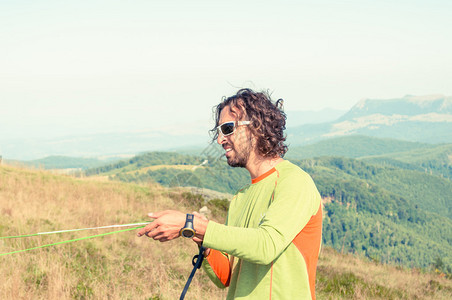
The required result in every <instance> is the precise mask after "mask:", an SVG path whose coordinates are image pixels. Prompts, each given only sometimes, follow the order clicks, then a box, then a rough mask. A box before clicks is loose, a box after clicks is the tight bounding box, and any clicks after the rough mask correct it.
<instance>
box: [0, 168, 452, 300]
mask: <svg viewBox="0 0 452 300" xmlns="http://www.w3.org/2000/svg"><path fill="white" fill-rule="evenodd" d="M185 193H186V191H185ZM182 194H183V193H182V192H179V191H173V192H168V190H167V189H165V188H162V187H161V186H158V185H148V186H142V185H134V184H126V183H121V182H102V181H97V180H90V179H89V178H88V179H87V178H85V179H76V178H73V177H69V176H64V175H56V174H52V173H50V172H46V171H42V170H36V171H30V170H25V169H19V168H12V167H6V166H0V236H10V235H19V234H29V233H37V232H43V231H52V230H60V229H71V228H84V227H93V226H103V225H110V224H125V223H134V222H141V221H146V220H147V218H146V215H147V213H148V212H151V211H158V210H162V209H173V208H175V207H177V208H179V209H181V210H185V211H192V210H194V209H199V207H193V203H194V202H193V201H194V200H196V199H186V198H184V197H183V196H182ZM195 202H196V201H195ZM102 232H106V231H105V230H103V231H102V230H99V231H92V232H73V233H64V234H57V235H48V236H39V237H30V238H22V239H14V240H0V253H5V252H9V251H14V250H20V249H26V248H29V247H33V246H37V245H43V244H48V243H52V242H57V241H63V240H69V239H73V238H78V237H82V236H88V235H93V234H98V233H102ZM196 253H197V247H196V245H194V244H193V243H190V242H189V241H186V240H182V239H178V240H176V241H173V242H170V243H162V244H161V243H158V242H154V241H152V240H149V239H146V238H137V237H136V236H135V231H128V232H123V233H118V234H114V235H109V236H105V237H100V238H94V239H89V240H84V241H79V242H74V243H70V244H64V245H58V246H53V247H48V248H42V249H37V250H33V251H29V252H24V253H18V254H13V255H7V256H0V261H1V264H0V299H178V298H179V295H180V293H181V291H182V289H183V286H184V284H185V281H186V279H187V277H188V275H189V274H190V271H191V269H192V265H191V258H192V256H193V255H194V254H196ZM225 295H226V292H225V291H222V290H219V289H217V288H216V287H215V286H214V285H213V284H212V283H211V282H210V281H209V279H208V278H207V276H206V275H205V274H204V272H203V271H198V273H197V274H196V276H195V278H194V280H193V282H192V284H191V286H190V289H189V291H188V293H187V297H186V299H224V298H225ZM317 298H318V299H452V283H451V281H450V280H447V279H444V278H441V277H439V276H438V275H435V274H425V273H423V272H420V271H419V270H403V269H401V268H395V267H390V266H385V265H379V264H375V263H373V262H369V261H367V260H365V259H360V258H358V257H356V256H352V255H340V254H338V253H337V252H335V251H334V250H331V249H323V250H322V254H321V257H320V261H319V268H318V276H317Z"/></svg>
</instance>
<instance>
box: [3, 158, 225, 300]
mask: <svg viewBox="0 0 452 300" xmlns="http://www.w3.org/2000/svg"><path fill="white" fill-rule="evenodd" d="M167 195H168V193H167V190H166V189H163V188H162V187H160V186H157V185H149V186H138V185H132V184H124V183H120V182H98V181H89V180H86V179H83V180H80V179H75V178H71V177H68V176H61V175H54V174H51V173H49V172H45V171H30V170H25V169H18V168H11V167H5V166H2V167H0V216H1V219H0V236H11V235H20V234H29V233H37V232H43V231H52V230H60V229H72V228H84V227H93V226H103V225H110V224H125V223H134V222H140V221H147V217H146V215H147V213H148V212H151V211H157V210H162V209H170V208H174V207H175V202H177V203H179V205H181V203H182V206H181V207H179V208H180V209H182V210H187V211H191V210H192V209H193V208H192V207H184V206H183V202H182V201H181V199H177V198H174V199H171V198H168V197H167ZM113 230H114V229H113ZM103 232H106V230H98V231H92V232H73V233H63V234H57V235H48V236H38V237H29V238H22V239H13V240H11V239H8V240H0V253H6V252H9V251H15V250H20V249H26V248H30V247H34V246H37V245H43V244H48V243H52V242H58V241H63V240H69V239H73V238H78V237H82V236H88V235H93V234H99V233H103ZM135 233H136V232H135V231H129V232H124V233H118V234H114V235H109V236H105V237H101V238H95V239H89V240H84V241H79V242H75V243H70V244H64V245H57V246H53V247H48V248H42V249H37V250H32V251H29V252H24V253H18V254H12V255H7V256H1V257H0V260H1V265H0V282H1V283H0V299H177V298H179V295H180V293H181V291H182V289H183V286H184V285H185V281H186V279H187V277H188V275H189V274H190V272H191V269H192V265H191V258H192V256H193V255H194V254H196V253H197V251H198V249H197V247H196V245H195V244H194V243H190V242H189V241H186V240H182V239H180V240H177V241H174V242H172V243H163V244H161V243H158V242H154V241H152V240H149V239H147V238H137V237H136V235H135ZM224 295H225V294H224V291H221V290H218V289H217V288H216V287H214V285H213V284H212V283H210V281H209V280H208V279H207V278H206V276H205V275H204V274H203V272H202V271H201V272H198V273H197V274H196V276H195V279H194V280H193V282H192V284H191V286H190V289H189V291H188V293H187V299H207V298H210V299H221V298H224Z"/></svg>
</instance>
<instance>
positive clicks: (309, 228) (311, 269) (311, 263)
mask: <svg viewBox="0 0 452 300" xmlns="http://www.w3.org/2000/svg"><path fill="white" fill-rule="evenodd" d="M321 239H322V204H320V207H319V210H318V211H317V213H316V214H315V215H313V216H312V217H311V219H310V220H309V222H308V224H306V226H305V227H304V228H303V229H302V230H301V231H300V233H298V235H297V236H296V237H295V239H294V240H293V243H294V244H295V246H297V248H298V250H299V251H300V252H301V254H302V255H303V257H304V260H305V261H306V267H307V268H308V277H309V287H310V289H311V295H312V299H315V273H316V269H317V260H318V257H319V251H320V242H321Z"/></svg>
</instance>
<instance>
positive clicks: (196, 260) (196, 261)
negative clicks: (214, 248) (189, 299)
mask: <svg viewBox="0 0 452 300" xmlns="http://www.w3.org/2000/svg"><path fill="white" fill-rule="evenodd" d="M205 250H206V248H204V247H199V254H197V255H195V256H193V260H192V262H191V263H192V264H193V270H192V271H191V273H190V276H189V277H188V280H187V283H186V284H185V287H184V290H183V291H182V294H181V295H180V298H179V300H183V299H184V297H185V294H186V293H187V291H188V287H189V286H190V283H191V280H192V279H193V277H194V276H195V273H196V270H197V269H199V268H201V265H202V261H203V260H204V251H205Z"/></svg>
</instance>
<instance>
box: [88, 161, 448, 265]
mask: <svg viewBox="0 0 452 300" xmlns="http://www.w3.org/2000/svg"><path fill="white" fill-rule="evenodd" d="M291 161H292V162H294V163H295V164H297V165H299V166H300V167H302V168H303V169H304V170H306V171H307V172H308V173H309V174H311V176H312V177H313V179H314V181H315V182H316V184H317V187H318V189H319V191H320V193H321V195H322V197H323V199H324V204H325V218H324V235H323V243H324V244H325V245H328V246H332V247H333V248H335V249H336V250H338V251H341V252H352V253H358V254H361V255H364V256H367V257H369V258H372V259H374V260H377V261H381V262H387V263H395V264H401V265H405V266H417V267H424V268H425V267H428V266H429V265H431V264H432V263H433V262H434V261H435V260H437V259H438V258H439V259H441V261H442V262H443V263H444V270H445V271H446V272H449V273H450V272H451V270H450V268H451V266H452V220H451V216H452V214H451V206H452V205H451V200H452V199H451V197H450V195H452V182H451V181H450V180H449V179H447V178H442V177H440V176H436V175H432V174H430V173H426V172H424V171H423V172H419V171H416V170H406V169H401V168H397V167H395V166H392V165H391V166H387V165H386V166H385V165H373V164H369V163H367V162H365V161H362V160H357V159H352V158H344V157H321V158H311V159H305V160H291ZM151 166H153V167H151ZM184 166H185V167H184ZM87 174H99V175H102V174H103V175H105V174H106V175H108V176H109V177H110V178H111V179H114V180H121V181H125V182H140V183H143V182H158V183H160V184H162V185H164V186H178V185H179V186H194V187H197V188H199V189H200V190H202V189H203V188H208V189H213V190H217V191H221V192H227V193H234V192H235V191H237V190H238V189H239V188H241V187H243V186H244V185H246V184H248V183H249V182H250V179H249V175H248V172H246V170H244V169H237V168H230V167H228V166H227V164H226V163H225V162H224V161H222V160H216V161H214V162H208V161H207V160H205V159H204V158H203V157H196V156H188V155H187V156H184V155H180V154H174V153H163V152H161V153H156V152H153V153H147V154H144V155H141V156H137V157H135V158H133V159H131V160H128V161H123V162H121V163H118V164H114V165H110V166H106V167H104V168H97V169H92V170H89V171H88V172H87Z"/></svg>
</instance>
